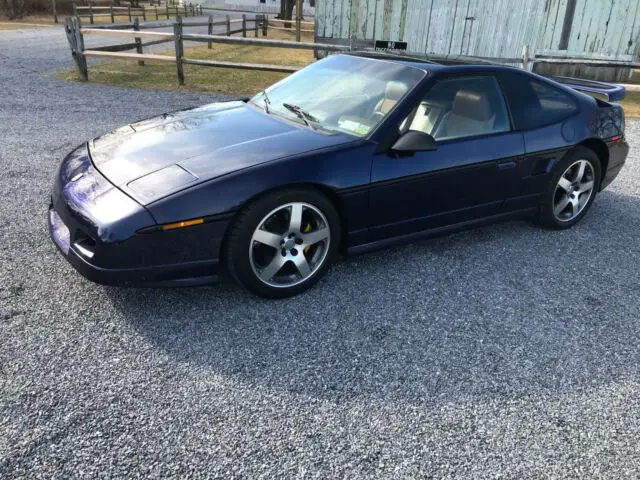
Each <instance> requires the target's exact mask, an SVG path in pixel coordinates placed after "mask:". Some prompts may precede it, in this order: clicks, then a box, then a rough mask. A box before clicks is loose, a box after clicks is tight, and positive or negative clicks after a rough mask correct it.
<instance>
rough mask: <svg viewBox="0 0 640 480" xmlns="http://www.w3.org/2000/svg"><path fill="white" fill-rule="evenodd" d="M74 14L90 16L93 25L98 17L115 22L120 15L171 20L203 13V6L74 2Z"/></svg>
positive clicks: (84, 16) (130, 18)
mask: <svg viewBox="0 0 640 480" xmlns="http://www.w3.org/2000/svg"><path fill="white" fill-rule="evenodd" d="M73 14H74V15H75V16H77V17H80V18H88V19H89V24H91V25H93V24H94V23H95V20H96V19H98V18H109V19H110V20H111V23H112V24H113V23H115V21H116V18H118V17H128V18H129V22H131V21H132V20H133V18H134V17H135V18H140V17H142V20H143V21H147V20H153V19H155V20H160V19H166V20H169V19H170V18H171V17H173V18H176V17H177V16H179V15H180V16H183V17H189V16H191V17H196V16H199V15H203V8H202V6H201V5H194V4H192V3H189V4H188V5H187V4H186V3H185V4H183V5H182V6H179V5H177V4H176V5H169V3H166V4H165V5H164V6H158V5H155V6H154V7H149V8H146V7H132V6H131V5H129V6H127V7H118V6H115V5H113V3H111V4H110V5H109V6H108V7H100V6H98V7H97V6H94V5H93V3H92V2H89V5H86V6H79V5H76V4H75V2H74V3H73Z"/></svg>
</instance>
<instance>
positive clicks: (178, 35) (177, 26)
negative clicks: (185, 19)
mask: <svg viewBox="0 0 640 480" xmlns="http://www.w3.org/2000/svg"><path fill="white" fill-rule="evenodd" d="M173 36H174V37H175V45H176V69H177V72H178V84H179V85H184V70H183V68H182V57H183V56H184V51H183V48H182V17H181V16H180V15H178V16H177V18H176V23H174V24H173Z"/></svg>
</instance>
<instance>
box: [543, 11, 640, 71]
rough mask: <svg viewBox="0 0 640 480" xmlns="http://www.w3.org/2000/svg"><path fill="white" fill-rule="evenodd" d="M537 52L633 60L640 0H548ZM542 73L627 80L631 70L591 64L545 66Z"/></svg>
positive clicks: (638, 28) (638, 34)
mask: <svg viewBox="0 0 640 480" xmlns="http://www.w3.org/2000/svg"><path fill="white" fill-rule="evenodd" d="M544 9H545V10H544V18H545V19H546V20H545V21H544V22H542V24H541V29H540V36H539V39H538V43H537V48H536V52H538V53H539V54H545V55H567V56H578V57H580V56H584V57H585V58H608V59H615V60H623V61H632V60H634V59H637V58H638V51H639V50H638V48H639V45H638V40H639V38H638V37H639V36H640V1H639V0H546V1H545V2H544ZM535 70H536V71H537V72H540V73H554V74H556V75H567V76H579V77H586V78H592V79H595V80H603V81H620V82H622V81H625V80H627V79H628V77H629V74H630V70H629V69H628V68H627V69H624V68H603V67H595V66H588V65H545V64H539V65H537V66H536V68H535Z"/></svg>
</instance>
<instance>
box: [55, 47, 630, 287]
mask: <svg viewBox="0 0 640 480" xmlns="http://www.w3.org/2000/svg"><path fill="white" fill-rule="evenodd" d="M579 90H582V91H587V92H590V93H591V94H595V96H597V97H603V98H607V99H608V100H609V101H614V100H619V99H620V98H622V97H623V96H624V89H622V88H621V87H617V86H613V85H608V84H602V83H597V82H583V81H578V80H575V79H566V78H564V79H555V80H552V79H549V78H545V77H541V76H538V75H535V74H532V73H529V72H526V71H523V70H519V69H515V68H509V67H503V66H497V65H458V66H445V65H438V64H432V63H427V62H422V61H413V60H411V59H408V58H398V57H396V58H388V57H378V56H374V55H368V54H360V55H357V54H356V55H335V56H330V57H328V58H326V59H324V60H321V61H319V62H316V63H314V64H313V65H310V66H309V67H307V68H305V69H303V70H301V71H299V72H298V73H296V74H294V75H291V76H290V77H288V78H286V79H284V80H282V81H281V82H279V83H277V84H275V85H273V86H272V87H270V88H268V89H266V90H265V91H263V92H261V93H259V94H258V95H256V96H255V97H253V98H252V99H250V100H247V101H232V102H224V103H215V104H211V105H205V106H202V107H199V108H193V109H189V110H183V111H179V112H176V113H169V114H165V115H162V116H160V117H157V118H152V119H150V120H144V121H141V122H137V123H133V124H131V125H127V126H124V127H121V128H118V129H116V130H114V131H112V132H110V133H107V134H106V135H104V136H102V137H99V138H96V139H94V140H91V141H90V142H88V143H86V144H84V145H81V146H80V147H78V148H77V149H76V150H74V151H73V152H71V153H70V154H69V155H68V156H67V157H66V158H65V159H64V160H63V162H62V165H61V166H60V169H59V171H58V173H57V175H56V179H55V186H54V189H53V194H52V197H51V208H50V211H49V222H50V229H51V235H52V238H53V240H54V242H55V243H56V244H57V246H58V248H59V249H60V251H61V252H62V253H63V254H64V256H65V257H66V258H67V260H69V262H70V263H71V264H72V265H73V266H74V267H75V268H76V269H77V270H78V271H79V272H80V273H82V274H83V275H84V276H86V277H87V278H89V279H90V280H93V281H95V282H99V283H103V284H107V285H148V286H152V285H153V286H159V285H196V284H203V283H210V282H212V281H214V280H216V279H217V278H218V277H219V275H221V274H222V273H228V274H229V275H230V276H231V277H232V278H234V279H235V280H236V281H237V282H239V283H240V284H242V285H244V286H245V287H246V288H248V289H249V290H251V291H252V292H254V293H256V294H258V295H262V296H265V297H283V296H288V295H293V294H296V293H298V292H301V291H303V290H305V289H307V288H309V287H310V286H311V285H313V284H314V283H315V282H316V281H318V279H319V278H320V277H321V276H322V275H323V274H324V273H325V271H326V270H327V267H328V266H329V264H330V263H331V261H332V260H334V259H335V258H336V257H338V255H339V254H354V253H361V252H365V251H369V250H372V249H375V248H380V247H384V246H389V245H394V244H397V243H400V242H406V241H412V240H415V239H418V238H422V237H425V236H430V235H435V234H442V233H446V232H451V231H453V230H458V229H462V228H467V227H470V226H473V225H478V224H481V223H486V222H493V221H497V220H501V219H506V218H514V217H534V218H536V219H537V220H538V221H539V223H540V224H541V225H543V226H544V227H547V228H555V229H563V228H568V227H571V226H572V225H574V224H575V223H576V222H578V221H579V220H580V219H581V218H582V217H583V216H584V215H585V214H586V213H587V211H588V210H589V207H590V206H591V204H592V203H593V201H594V199H595V197H596V194H597V193H598V192H599V191H601V190H602V189H603V188H605V187H606V186H607V185H608V184H609V183H611V181H613V179H614V178H615V177H616V175H617V174H618V172H620V169H621V168H622V166H623V164H624V162H625V159H626V156H627V153H628V149H629V147H628V145H627V143H626V142H625V138H624V114H623V111H622V108H621V107H620V106H619V105H617V104H615V103H609V101H605V100H602V99H600V98H594V96H588V95H586V94H584V93H581V92H580V91H579Z"/></svg>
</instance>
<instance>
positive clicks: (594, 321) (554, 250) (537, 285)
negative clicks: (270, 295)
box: [105, 192, 640, 404]
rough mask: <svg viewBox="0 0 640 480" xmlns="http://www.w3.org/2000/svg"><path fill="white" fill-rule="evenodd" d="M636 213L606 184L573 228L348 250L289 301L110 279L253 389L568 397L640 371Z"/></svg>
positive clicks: (162, 336)
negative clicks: (127, 285)
mask: <svg viewBox="0 0 640 480" xmlns="http://www.w3.org/2000/svg"><path fill="white" fill-rule="evenodd" d="M630 212H631V213H630ZM638 212H640V199H638V198H635V197H630V196H624V195H620V194H617V193H614V192H606V193H605V194H602V195H601V196H600V197H599V198H598V201H597V202H596V204H594V208H593V209H592V211H591V212H590V214H589V215H588V216H587V217H585V218H584V220H583V222H582V223H581V224H580V225H578V226H576V227H574V228H573V229H570V230H568V231H562V232H549V231H544V230H540V229H538V228H536V227H533V226H531V225H530V224H528V223H526V222H510V223H505V224H500V225H494V226H489V227H484V228H480V229H475V230H471V231H468V232H464V233H460V234H456V235H451V236H448V237H443V238H437V239H432V240H428V241H424V242H421V243H416V244H413V245H409V246H404V247H400V248H395V249H390V250H386V251H382V252H379V253H375V254H370V255H366V256H361V257H355V258H350V259H346V260H343V261H342V262H339V263H338V264H337V265H335V266H334V267H333V268H332V270H331V272H330V273H329V275H328V276H327V278H325V279H324V280H323V281H321V282H320V283H319V285H317V286H316V288H314V289H312V290H310V291H309V292H307V293H305V294H303V295H300V296H298V297H295V298H290V299H284V300H278V301H268V300H263V299H259V298H256V297H253V296H251V295H249V294H248V293H245V292H244V291H243V290H241V289H240V288H238V287H236V286H233V285H228V284H222V285H219V286H216V287H206V288H191V289H174V290H157V289H135V290H134V289H105V291H106V292H107V295H108V298H109V299H110V301H111V303H112V306H113V307H114V308H115V309H117V310H119V311H120V312H122V313H123V314H124V315H125V316H126V319H127V321H129V322H130V323H131V325H133V327H135V329H136V330H137V331H138V332H139V333H140V335H142V336H143V337H145V338H147V339H148V340H150V341H151V342H152V343H153V344H154V345H156V346H157V347H158V348H159V349H161V350H163V351H165V352H167V353H169V354H170V355H172V356H174V357H176V358H177V359H178V360H180V361H182V362H187V363H190V364H195V365H198V366H200V367H202V366H204V367H206V368H209V369H211V371H213V372H215V373H219V374H223V375H227V376H231V377H234V378H235V379H236V380H239V381H242V382H247V383H249V384H253V385H255V386H257V387H264V388H270V389H278V390H283V389H284V390H286V391H288V392H291V393H293V394H303V395H309V396H313V397H317V398H323V399H328V400H332V401H340V400H348V399H353V398H366V399H369V400H371V401H375V400H382V401H390V400H394V399H397V400H402V401H403V402H411V399H412V398H413V399H416V400H418V399H419V401H420V402H421V403H424V402H425V401H430V400H431V401H433V402H435V403H439V404H442V403H451V402H454V403H455V402H458V401H462V400H463V399H470V398H477V397H485V398H486V397H493V396H498V397H514V396H523V395H529V394H534V393H544V392H548V393H558V392H562V391H567V390H575V389H582V388H588V387H590V386H596V385H602V384H604V383H608V382H611V381H615V380H616V379H617V378H622V377H626V376H628V375H636V374H637V373H638V372H637V370H638V365H640V354H639V353H638V352H639V351H638V349H637V343H638V340H639V339H638V328H637V323H636V319H637V318H638V316H639V315H640V308H639V305H640V301H639V300H638V298H637V293H638V292H637V288H638V283H637V279H638V278H640V261H639V259H640V258H639V257H640V248H639V246H638V242H637V237H636V235H637V233H638V232H639V231H640V228H639V227H640V214H639V213H638Z"/></svg>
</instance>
